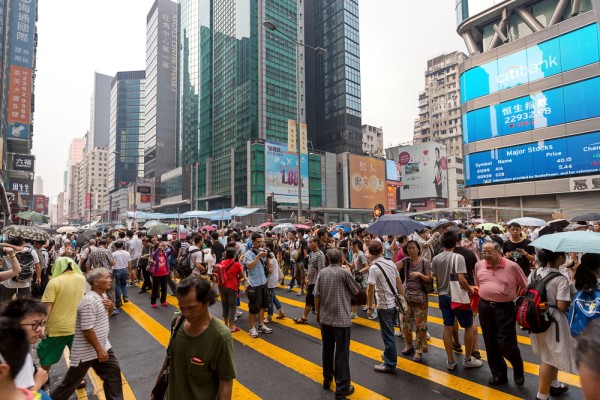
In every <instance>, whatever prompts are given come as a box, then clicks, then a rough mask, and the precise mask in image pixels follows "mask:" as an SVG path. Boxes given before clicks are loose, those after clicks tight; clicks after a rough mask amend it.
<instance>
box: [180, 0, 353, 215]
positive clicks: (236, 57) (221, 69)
mask: <svg viewBox="0 0 600 400" xmlns="http://www.w3.org/2000/svg"><path fill="white" fill-rule="evenodd" d="M251 4H252V6H251ZM180 7H181V12H180V14H181V27H180V42H181V45H182V47H181V52H180V67H179V70H180V100H179V107H180V115H179V130H180V151H181V157H182V158H181V161H182V163H183V164H187V163H194V162H198V173H197V179H196V180H195V181H196V182H197V184H198V187H197V190H196V191H195V193H194V196H193V197H194V203H195V204H194V207H193V208H208V209H215V208H220V207H231V206H234V205H250V204H256V205H264V202H265V189H264V187H265V186H264V142H263V144H262V153H260V152H261V150H260V149H258V148H256V149H255V151H257V152H259V153H260V154H259V153H255V152H254V150H253V148H252V146H251V143H255V142H256V141H258V140H268V141H276V142H279V143H287V137H288V134H287V133H288V121H289V120H296V111H297V107H296V106H297V100H296V79H297V74H296V44H295V43H294V42H292V41H290V40H289V39H287V38H285V37H284V36H283V35H282V33H283V34H285V35H287V36H289V37H292V38H299V39H300V40H302V39H303V37H302V36H299V32H300V27H301V26H302V21H303V12H302V11H300V12H297V2H296V1H295V0H294V1H292V0H285V1H279V2H269V1H264V0H260V1H258V2H254V3H246V6H244V7H240V6H239V4H238V2H236V1H233V0H228V1H219V2H215V1H211V0H200V1H195V0H182V1H181V5H180ZM265 20H269V21H272V22H273V23H275V24H276V25H277V31H274V32H273V31H269V30H267V29H265V28H263V27H262V22H263V21H265ZM300 35H302V32H300ZM302 54H303V51H301V56H300V65H301V67H300V68H301V73H300V76H302V74H303V71H304V66H303V65H302V64H303V62H302V60H303V56H302ZM304 86H305V84H304V82H303V81H301V82H300V87H301V88H302V89H301V90H302V92H301V95H300V98H301V101H303V100H302V99H303V98H304ZM300 108H302V107H300ZM301 111H302V110H301ZM301 121H304V112H302V113H301ZM359 131H360V125H359ZM359 143H360V139H359ZM258 147H260V146H258ZM261 160H262V161H261Z"/></svg>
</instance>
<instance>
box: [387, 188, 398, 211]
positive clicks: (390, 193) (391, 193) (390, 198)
mask: <svg viewBox="0 0 600 400" xmlns="http://www.w3.org/2000/svg"><path fill="white" fill-rule="evenodd" d="M397 191H398V188H397V187H396V186H389V185H388V186H387V192H386V195H387V202H386V203H385V204H386V206H385V208H386V209H387V210H395V209H396V208H397V206H398V198H397Z"/></svg>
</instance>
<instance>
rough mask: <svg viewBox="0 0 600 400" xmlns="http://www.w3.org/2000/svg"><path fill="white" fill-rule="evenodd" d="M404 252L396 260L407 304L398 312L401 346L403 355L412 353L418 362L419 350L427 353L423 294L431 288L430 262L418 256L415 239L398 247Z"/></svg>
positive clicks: (424, 297)
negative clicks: (404, 310)
mask: <svg viewBox="0 0 600 400" xmlns="http://www.w3.org/2000/svg"><path fill="white" fill-rule="evenodd" d="M402 251H403V252H404V254H408V257H407V258H404V259H402V260H401V261H400V264H401V267H402V271H401V272H400V274H401V275H404V277H405V279H404V297H405V299H406V303H407V305H408V309H407V311H406V314H405V315H403V316H402V333H403V335H404V340H405V342H406V347H405V348H404V350H402V354H404V355H405V356H408V355H411V354H413V353H415V356H414V357H413V361H416V362H421V357H422V356H423V353H427V304H428V297H427V294H428V293H430V292H431V290H430V285H431V284H432V283H433V278H432V277H431V264H430V263H429V261H427V260H426V259H425V258H423V257H421V246H419V243H418V242H417V241H415V240H411V241H409V242H408V243H407V244H406V245H405V246H404V249H403V250H402ZM413 324H414V326H415V330H416V352H415V346H413V335H412V326H413Z"/></svg>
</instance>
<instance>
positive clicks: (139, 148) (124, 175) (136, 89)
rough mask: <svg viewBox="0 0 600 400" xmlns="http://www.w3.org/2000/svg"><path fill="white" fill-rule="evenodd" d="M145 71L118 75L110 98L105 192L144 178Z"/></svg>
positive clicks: (118, 73)
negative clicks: (106, 188) (106, 185)
mask: <svg viewBox="0 0 600 400" xmlns="http://www.w3.org/2000/svg"><path fill="white" fill-rule="evenodd" d="M145 81H146V71H126V72H117V75H116V76H115V78H114V79H113V82H112V88H111V94H110V139H109V144H108V150H109V151H108V177H109V178H108V179H109V181H108V190H109V191H110V192H112V191H115V190H118V189H119V188H120V187H122V186H125V185H127V184H129V183H131V182H134V181H135V179H136V178H137V177H140V178H143V177H144V98H145V94H144V91H145Z"/></svg>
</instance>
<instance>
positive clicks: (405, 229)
mask: <svg viewBox="0 0 600 400" xmlns="http://www.w3.org/2000/svg"><path fill="white" fill-rule="evenodd" d="M423 228H427V226H426V225H424V224H422V223H420V222H417V221H414V220H412V219H410V218H409V217H407V216H406V215H402V214H387V215H382V216H381V217H380V218H379V219H378V220H377V221H375V222H373V223H372V224H371V225H369V227H368V228H367V232H369V233H374V234H376V235H377V236H386V235H409V234H411V233H413V232H414V231H416V230H419V229H423Z"/></svg>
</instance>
